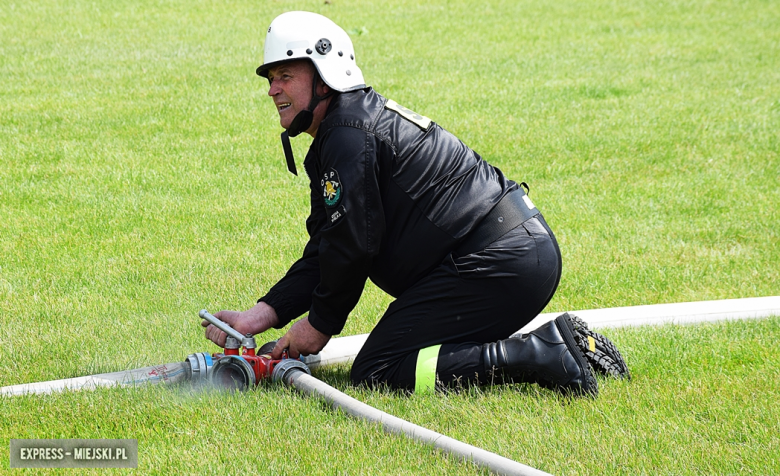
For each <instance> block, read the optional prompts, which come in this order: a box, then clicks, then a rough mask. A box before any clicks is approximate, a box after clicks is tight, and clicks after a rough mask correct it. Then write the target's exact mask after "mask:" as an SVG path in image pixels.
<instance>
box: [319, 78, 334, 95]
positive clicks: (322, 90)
mask: <svg viewBox="0 0 780 476" xmlns="http://www.w3.org/2000/svg"><path fill="white" fill-rule="evenodd" d="M331 91H332V89H330V86H328V85H327V84H325V81H323V80H322V78H319V79H318V80H317V95H318V96H324V95H326V94H328V93H329V92H331Z"/></svg>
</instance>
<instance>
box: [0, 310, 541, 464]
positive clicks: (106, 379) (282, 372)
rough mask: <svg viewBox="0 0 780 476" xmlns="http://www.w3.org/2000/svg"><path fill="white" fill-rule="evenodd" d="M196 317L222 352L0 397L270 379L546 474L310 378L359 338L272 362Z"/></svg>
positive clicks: (437, 442)
mask: <svg viewBox="0 0 780 476" xmlns="http://www.w3.org/2000/svg"><path fill="white" fill-rule="evenodd" d="M199 316H200V317H201V318H203V319H205V320H207V321H208V322H210V323H211V324H213V325H214V326H216V327H217V328H219V329H220V330H222V331H223V332H225V333H226V334H227V339H226V341H225V347H224V349H223V352H218V353H213V354H209V353H206V352H198V353H194V354H190V355H188V356H187V358H186V359H185V360H184V362H175V363H170V364H163V365H157V366H151V367H144V368H140V369H134V370H127V371H123V372H113V373H107V374H99V375H91V376H87V377H77V378H71V379H62V380H53V381H49V382H38V383H31V384H22V385H13V386H10V387H2V388H0V396H2V395H23V394H38V393H51V392H54V391H61V390H82V389H84V390H86V389H92V388H97V387H103V386H114V385H119V386H130V385H144V384H156V383H165V384H172V383H179V382H191V383H192V384H194V385H203V384H210V385H213V386H215V387H219V388H227V389H232V390H245V389H248V388H251V387H253V386H255V385H257V384H258V383H260V382H261V381H262V380H266V379H269V378H270V379H271V381H273V382H283V383H284V384H286V385H288V386H291V387H293V388H295V389H296V390H298V391H300V392H301V393H303V394H305V395H309V396H318V397H321V398H322V399H324V400H325V401H326V402H327V403H328V404H329V405H330V406H331V407H333V408H334V409H341V410H342V411H344V412H345V413H346V414H348V415H350V416H353V417H355V418H360V419H363V420H367V421H371V422H374V423H379V424H381V425H382V428H383V429H384V431H386V432H388V433H393V434H402V435H405V436H407V437H410V438H412V439H415V440H417V441H420V442H422V443H424V444H429V445H431V446H433V447H435V448H437V449H438V450H440V451H443V452H445V453H448V454H451V455H453V456H455V457H457V458H458V459H461V460H464V461H471V462H473V463H474V464H476V465H478V466H482V467H484V468H486V469H488V470H490V471H492V472H493V473H495V474H507V475H522V476H526V475H527V476H542V475H547V476H549V474H548V473H545V472H543V471H539V470H537V469H535V468H532V467H530V466H526V465H524V464H521V463H518V462H516V461H513V460H511V459H508V458H505V457H503V456H499V455H497V454H495V453H491V452H489V451H486V450H483V449H481V448H477V447H475V446H471V445H469V444H466V443H463V442H461V441H458V440H455V439H453V438H449V437H447V436H445V435H442V434H441V433H437V432H435V431H432V430H429V429H427V428H423V427H421V426H418V425H415V424H413V423H410V422H407V421H405V420H402V419H400V418H398V417H395V416H393V415H390V414H388V413H385V412H383V411H381V410H378V409H376V408H373V407H371V406H369V405H366V404H365V403H362V402H360V401H358V400H356V399H354V398H352V397H350V396H349V395H346V394H345V393H343V392H340V391H339V390H337V389H335V388H333V387H331V386H330V385H328V384H326V383H325V382H322V381H321V380H318V379H316V378H315V377H313V376H312V375H311V371H310V369H309V368H310V367H318V366H321V365H324V364H331V363H337V362H343V361H349V360H351V358H353V357H354V354H356V353H357V350H359V348H360V346H362V343H363V342H362V340H358V341H356V342H353V343H350V344H351V345H352V346H353V347H355V346H356V347H357V350H354V349H351V350H353V351H354V354H350V352H347V355H346V356H345V355H343V354H342V355H338V354H336V355H329V354H327V353H324V355H323V352H321V353H320V354H319V355H317V356H307V357H306V358H302V359H291V358H287V355H286V354H285V355H283V356H282V359H279V360H275V359H272V358H271V356H270V351H271V349H273V346H274V345H275V343H274V342H269V343H268V344H265V345H263V346H262V347H260V348H259V349H257V345H256V342H255V338H254V336H252V335H251V334H246V335H242V334H241V333H240V332H238V331H236V330H235V329H233V328H232V327H231V326H230V325H228V324H227V323H225V322H223V321H221V320H219V319H218V318H217V317H215V316H213V315H211V314H210V313H209V312H208V311H207V310H205V309H203V310H202V311H200V313H199ZM342 339H344V338H342Z"/></svg>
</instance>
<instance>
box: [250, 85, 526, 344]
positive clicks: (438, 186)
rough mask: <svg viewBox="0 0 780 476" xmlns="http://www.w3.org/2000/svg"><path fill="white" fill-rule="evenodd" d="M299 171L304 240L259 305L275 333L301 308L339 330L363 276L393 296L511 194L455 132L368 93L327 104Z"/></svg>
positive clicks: (510, 186)
mask: <svg viewBox="0 0 780 476" xmlns="http://www.w3.org/2000/svg"><path fill="white" fill-rule="evenodd" d="M304 167H305V169H306V173H307V174H308V175H309V180H310V186H311V214H310V215H309V218H308V219H307V220H306V227H307V230H308V232H309V236H310V239H309V242H308V243H307V244H306V247H305V248H304V251H303V256H302V257H301V258H300V259H299V260H298V261H296V262H295V263H294V264H293V265H292V267H290V270H289V271H288V272H287V274H286V275H285V276H284V278H282V279H281V280H280V281H279V282H278V283H277V284H276V285H274V286H273V288H271V290H270V291H269V292H268V294H266V295H265V296H263V297H262V298H260V300H261V301H265V302H266V303H267V304H269V305H270V306H271V307H273V308H274V309H275V310H276V313H277V315H278V316H279V325H278V327H280V328H281V327H283V326H284V325H286V324H287V323H289V322H290V321H291V320H292V319H295V318H296V317H298V316H300V315H301V314H303V313H305V312H306V311H309V322H310V323H311V325H312V326H313V327H314V328H315V329H317V330H319V331H320V332H323V333H325V334H327V335H335V334H338V333H340V332H341V330H342V329H343V327H344V323H345V322H346V320H347V316H348V315H349V313H350V311H352V309H353V308H354V307H355V305H356V304H357V302H358V299H359V298H360V295H361V293H362V292H363V287H364V286H365V282H366V278H370V279H371V281H373V282H374V283H375V284H376V285H377V286H379V287H380V288H381V289H383V290H384V291H386V292H387V293H388V294H390V295H392V296H394V297H397V296H399V295H400V294H401V293H403V292H404V291H405V290H406V289H408V288H409V287H410V286H412V285H413V284H414V283H415V282H417V281H418V280H419V279H421V278H422V277H424V276H425V275H426V274H427V273H429V272H430V271H431V270H432V269H433V268H434V267H436V266H437V265H439V264H440V263H441V262H442V260H443V259H444V258H445V257H447V255H448V254H449V253H451V252H452V250H453V249H454V248H455V247H456V246H457V245H458V243H460V242H461V241H463V238H464V237H465V236H466V235H468V233H469V232H470V231H471V230H472V229H473V228H474V227H475V225H476V224H477V223H479V221H480V220H481V219H482V218H483V217H484V216H485V215H486V214H487V213H488V212H489V211H490V209H491V208H492V207H493V206H494V205H495V204H496V203H498V201H499V200H500V199H501V198H502V197H503V196H504V195H506V194H507V193H508V192H509V191H511V190H514V189H516V188H517V184H515V182H513V181H511V180H509V179H507V178H505V177H504V175H503V174H502V173H501V171H500V170H498V169H497V168H495V167H493V166H491V165H489V164H488V163H487V162H485V161H483V160H482V159H481V158H480V156H479V155H478V154H476V153H475V152H474V151H472V150H471V149H469V148H468V147H466V145H464V144H463V143H462V142H461V141H460V140H458V139H457V138H456V137H455V136H454V135H452V134H451V133H449V132H447V131H445V130H444V129H442V128H441V127H440V126H439V125H437V124H436V123H433V122H431V121H430V120H429V119H427V118H425V117H423V116H420V115H418V114H416V113H414V112H412V111H410V110H408V109H406V108H403V107H402V106H398V105H397V104H395V103H394V102H393V101H388V100H387V99H386V98H384V97H382V96H381V95H379V94H378V93H376V92H375V91H374V90H373V89H371V88H367V89H364V90H359V91H353V92H349V93H342V94H339V95H337V96H336V97H334V98H333V100H332V101H331V104H330V106H329V108H328V111H327V114H326V116H325V118H324V120H323V121H322V123H321V124H320V127H319V129H318V130H317V137H316V138H315V139H314V141H313V142H312V144H311V147H310V148H309V152H308V153H307V155H306V160H305V161H304Z"/></svg>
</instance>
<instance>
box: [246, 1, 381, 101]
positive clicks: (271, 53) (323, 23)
mask: <svg viewBox="0 0 780 476" xmlns="http://www.w3.org/2000/svg"><path fill="white" fill-rule="evenodd" d="M297 59H308V60H310V61H311V62H312V63H314V66H315V67H316V68H317V71H318V72H319V73H320V77H321V78H322V80H323V81H325V84H327V85H328V86H330V88H331V89H333V90H336V91H340V92H346V91H352V90H354V89H361V88H364V87H366V84H365V81H364V80H363V72H362V71H360V68H358V66H357V63H355V49H354V48H353V47H352V40H350V39H349V35H347V32H345V31H344V30H342V29H341V27H339V26H338V25H336V24H335V23H333V22H332V21H331V20H330V19H328V18H326V17H324V16H322V15H318V14H316V13H310V12H287V13H282V14H281V15H279V16H278V17H276V18H275V19H274V21H273V22H271V26H270V27H268V33H267V34H266V36H265V49H264V51H263V64H262V65H261V66H260V67H259V68H257V74H258V75H260V76H262V77H264V78H267V77H268V70H269V69H270V68H273V67H274V66H276V65H278V64H281V63H283V62H286V61H292V60H297Z"/></svg>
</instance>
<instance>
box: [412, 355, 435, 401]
mask: <svg viewBox="0 0 780 476" xmlns="http://www.w3.org/2000/svg"><path fill="white" fill-rule="evenodd" d="M440 348H441V345H434V346H433V347H426V348H425V349H420V350H419V351H418V353H417V371H416V373H415V376H414V378H415V380H414V393H430V392H433V391H434V390H435V389H436V363H437V362H438V360H439V349H440Z"/></svg>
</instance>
